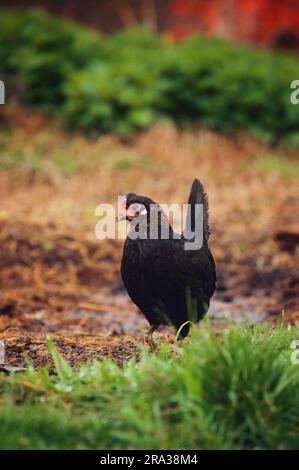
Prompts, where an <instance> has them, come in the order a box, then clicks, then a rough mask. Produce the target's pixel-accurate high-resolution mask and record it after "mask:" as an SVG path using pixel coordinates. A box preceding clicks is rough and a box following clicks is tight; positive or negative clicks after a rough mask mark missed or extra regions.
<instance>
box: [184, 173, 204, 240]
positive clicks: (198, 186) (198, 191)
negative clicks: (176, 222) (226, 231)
mask: <svg viewBox="0 0 299 470" xmlns="http://www.w3.org/2000/svg"><path fill="white" fill-rule="evenodd" d="M196 204H202V206H203V239H204V241H205V242H206V243H207V242H208V239H209V236H210V227H209V204H208V196H207V194H206V193H205V190H204V187H203V185H202V183H201V182H200V181H199V180H198V179H197V178H195V179H194V181H193V183H192V186H191V190H190V195H189V199H188V210H187V217H186V224H187V221H190V222H189V224H190V227H189V230H191V232H194V230H195V222H196V211H195V207H196V206H195V205H196ZM185 230H186V228H185Z"/></svg>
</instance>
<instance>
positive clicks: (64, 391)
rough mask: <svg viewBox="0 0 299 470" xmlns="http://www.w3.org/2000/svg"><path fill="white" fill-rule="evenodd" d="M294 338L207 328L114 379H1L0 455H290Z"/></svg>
mask: <svg viewBox="0 0 299 470" xmlns="http://www.w3.org/2000/svg"><path fill="white" fill-rule="evenodd" d="M296 338H298V329H295V328H292V329H290V330H288V329H286V328H284V327H283V326H278V327H275V328H271V327H269V326H267V325H262V326H256V327H254V328H250V327H248V328H246V329H241V328H240V327H236V326H233V327H229V328H227V329H225V330H223V331H222V333H221V334H220V335H219V336H218V337H216V336H215V335H214V333H213V331H212V330H211V328H210V327H209V326H208V325H203V326H202V327H201V328H200V329H199V330H196V331H194V332H193V335H192V338H191V341H190V343H189V344H183V345H182V346H181V347H175V348H173V346H164V347H162V348H161V349H160V351H159V352H158V353H157V354H155V355H149V354H148V353H147V352H146V351H145V352H143V354H142V358H141V360H140V362H138V363H137V362H136V361H135V360H131V361H130V362H129V363H128V364H127V365H126V366H125V367H124V368H123V369H121V368H119V367H118V366H117V365H116V364H115V363H113V362H103V363H100V362H94V363H93V364H89V365H82V367H81V368H80V370H79V371H76V372H74V371H72V370H71V368H70V367H69V366H68V364H67V363H66V362H65V361H64V360H62V358H61V357H60V356H59V355H58V354H57V352H56V349H55V347H54V346H53V345H52V344H51V343H50V344H49V348H50V350H51V352H52V355H53V358H54V360H55V363H56V370H57V375H50V374H49V372H48V370H47V369H40V370H38V371H34V370H30V371H28V372H26V373H20V374H15V375H12V376H10V377H5V376H3V375H1V378H0V391H1V402H0V403H1V407H0V434H1V435H0V446H1V448H2V449H86V448H87V449H90V448H96V449H167V450H168V449H244V448H249V449H296V448H297V449H298V448H299V366H298V365H293V364H292V363H291V360H290V356H291V352H292V349H291V343H292V341H293V340H294V339H296Z"/></svg>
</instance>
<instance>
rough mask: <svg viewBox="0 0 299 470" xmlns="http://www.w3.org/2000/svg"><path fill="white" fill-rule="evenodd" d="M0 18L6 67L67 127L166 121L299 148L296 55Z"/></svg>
mask: <svg viewBox="0 0 299 470" xmlns="http://www.w3.org/2000/svg"><path fill="white" fill-rule="evenodd" d="M1 19H2V25H1V29H0V67H1V70H2V71H3V72H11V73H15V74H16V75H17V76H18V77H20V78H21V79H22V80H23V81H24V84H25V86H26V93H25V100H26V102H27V103H28V104H30V105H36V106H40V107H42V108H44V109H45V110H47V111H52V112H56V113H57V114H58V115H59V116H61V117H62V119H63V120H64V122H65V124H66V125H68V126H69V127H72V128H81V129H83V130H85V131H87V132H114V133H117V134H120V135H121V136H129V135H132V133H133V132H134V131H136V130H138V129H142V128H146V127H148V126H150V125H151V124H152V123H153V122H154V121H155V120H157V119H159V118H167V119H173V120H174V121H175V122H177V123H179V124H186V123H187V124H203V125H205V126H207V127H209V128H212V129H214V130H216V131H218V132H225V133H230V134H234V133H236V132H239V131H246V132H249V133H250V134H253V135H255V136H257V137H259V138H261V139H264V140H266V141H269V142H276V141H279V140H284V141H286V142H287V143H288V144H289V145H293V146H298V145H299V130H298V125H299V107H298V106H294V105H292V104H291V103H290V91H291V90H290V82H291V81H292V80H294V79H297V78H298V77H299V63H298V61H297V60H296V59H294V58H290V57H287V56H283V55H281V54H274V53H267V52H262V51H254V50H253V49H251V48H249V47H245V46H239V45H236V44H231V43H228V42H225V41H222V40H215V39H212V40H211V39H210V40H207V39H203V38H199V37H194V38H191V39H188V40H185V41H183V42H181V43H178V44H174V43H170V42H169V41H167V40H166V39H164V38H159V37H157V36H154V35H152V34H150V33H149V32H148V31H145V30H142V29H135V30H131V31H126V32H123V33H120V34H116V35H114V36H111V37H108V38H105V39H103V38H102V37H100V36H99V35H97V34H96V33H92V32H90V31H88V30H86V29H85V28H82V27H79V26H76V25H74V24H72V23H70V22H67V21H64V20H61V19H57V18H53V17H51V16H49V15H47V14H46V13H42V12H39V11H32V10H24V11H22V12H21V13H20V11H17V10H5V11H1Z"/></svg>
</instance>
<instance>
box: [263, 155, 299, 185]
mask: <svg viewBox="0 0 299 470" xmlns="http://www.w3.org/2000/svg"><path fill="white" fill-rule="evenodd" d="M256 163H257V167H258V169H260V170H262V171H263V172H266V173H276V174H278V175H281V176H283V177H284V178H286V179H288V180H296V179H299V162H298V161H297V160H290V159H287V158H283V157H281V156H279V155H275V154H274V155H269V156H268V157H265V158H260V159H258V160H257V162H256Z"/></svg>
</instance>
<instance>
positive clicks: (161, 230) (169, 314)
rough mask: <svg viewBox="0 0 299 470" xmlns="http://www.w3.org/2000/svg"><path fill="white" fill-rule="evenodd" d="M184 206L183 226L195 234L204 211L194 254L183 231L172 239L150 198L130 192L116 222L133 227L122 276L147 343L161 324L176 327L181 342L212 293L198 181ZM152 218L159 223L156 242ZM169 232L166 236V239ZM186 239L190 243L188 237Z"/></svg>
mask: <svg viewBox="0 0 299 470" xmlns="http://www.w3.org/2000/svg"><path fill="white" fill-rule="evenodd" d="M188 204H189V205H188V211H187V221H188V220H189V222H190V224H189V229H190V230H191V232H193V233H194V229H195V228H196V227H197V226H198V224H196V222H197V221H198V220H199V219H198V217H199V215H198V211H197V209H198V208H201V210H202V213H201V217H202V218H201V219H200V220H201V221H202V223H201V229H202V232H203V237H202V246H201V247H200V248H199V249H196V250H190V249H188V250H186V240H187V235H186V234H187V230H186V229H185V231H184V232H183V234H182V235H181V236H179V235H177V234H175V233H174V232H173V230H172V228H171V227H170V224H169V222H168V220H167V218H166V215H165V213H164V212H163V211H162V210H161V208H160V207H159V205H158V204H156V203H155V202H154V201H153V200H152V199H150V198H148V197H144V196H138V195H137V194H134V193H129V194H127V196H126V197H125V198H124V200H123V203H122V206H121V211H120V216H119V217H118V220H124V219H126V220H129V221H130V222H131V224H130V225H131V226H130V231H129V235H128V237H127V239H126V242H125V245H124V251H123V259H122V263H121V275H122V279H123V282H124V285H125V287H126V289H127V291H128V294H129V296H130V297H131V299H132V301H133V302H134V303H135V304H136V305H137V306H138V307H139V308H140V310H141V311H142V312H143V313H144V315H145V317H146V319H147V320H148V322H149V323H150V325H151V327H150V329H149V331H148V336H149V340H150V341H152V334H153V332H154V331H155V330H156V329H157V328H158V327H159V326H160V325H161V324H163V325H174V327H175V328H176V330H177V331H178V332H179V333H178V337H179V339H183V338H184V337H185V336H186V335H187V334H188V332H189V328H190V324H191V323H196V322H198V321H199V320H201V319H202V318H203V316H204V315H205V314H206V312H207V311H208V308H209V305H210V298H211V297H212V295H213V293H214V290H215V283H216V272H215V262H214V259H213V256H212V254H211V252H210V250H209V248H208V238H209V234H210V232H209V222H208V200H207V196H206V194H205V192H204V188H203V186H202V184H201V183H200V182H199V180H198V179H195V180H194V182H193V184H192V188H191V191H190V196H189V200H188ZM199 204H200V205H201V206H198V205H199ZM153 216H154V219H155V220H158V224H157V225H156V226H157V233H156V234H155V236H154V237H153V233H154V232H155V231H152V224H153V222H152V221H153ZM168 232H169V237H167V238H164V236H163V234H165V233H166V234H167V233H168ZM188 233H190V232H188ZM136 234H137V236H136ZM188 239H189V241H192V240H191V239H190V236H189V237H188Z"/></svg>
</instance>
